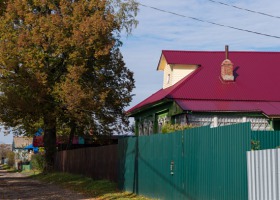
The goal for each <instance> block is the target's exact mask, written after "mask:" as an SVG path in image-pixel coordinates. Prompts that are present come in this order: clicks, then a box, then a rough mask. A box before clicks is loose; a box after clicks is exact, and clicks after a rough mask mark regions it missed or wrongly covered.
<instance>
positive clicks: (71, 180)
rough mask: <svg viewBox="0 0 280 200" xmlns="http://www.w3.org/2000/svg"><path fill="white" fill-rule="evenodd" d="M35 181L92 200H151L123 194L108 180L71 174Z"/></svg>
mask: <svg viewBox="0 0 280 200" xmlns="http://www.w3.org/2000/svg"><path fill="white" fill-rule="evenodd" d="M32 177H33V178H35V179H38V180H41V181H44V182H47V183H52V184H57V185H61V186H63V187H65V188H68V189H70V190H74V191H77V192H79V193H83V194H85V195H86V196H88V197H90V198H97V199H99V200H103V199H111V200H113V199H114V200H115V199H120V200H121V199H123V200H125V199H134V200H140V199H141V200H151V199H149V198H146V197H143V196H137V195H136V194H133V193H129V192H121V191H119V190H118V189H117V184H116V183H113V182H110V181H107V180H93V179H91V178H87V177H84V176H80V175H73V174H69V173H58V172H57V173H49V174H42V173H41V174H38V175H33V176H32Z"/></svg>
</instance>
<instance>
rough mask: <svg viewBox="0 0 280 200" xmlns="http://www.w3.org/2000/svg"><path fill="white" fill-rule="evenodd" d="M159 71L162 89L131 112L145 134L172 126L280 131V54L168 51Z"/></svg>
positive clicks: (162, 58) (142, 133)
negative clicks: (234, 126)
mask: <svg viewBox="0 0 280 200" xmlns="http://www.w3.org/2000/svg"><path fill="white" fill-rule="evenodd" d="M157 70H159V71H163V87H162V89H160V90H158V91H157V92H156V93H154V94H153V95H151V96H150V97H148V98H147V99H145V100H143V101H142V102H140V103H139V104H137V105H136V106H134V107H132V108H131V109H129V110H128V111H127V114H128V116H129V117H134V119H135V127H136V133H137V134H139V135H149V134H152V133H158V132H161V127H162V126H163V125H164V124H165V123H167V122H171V123H177V124H192V125H195V126H205V125H208V126H211V127H217V126H223V125H229V124H235V123H242V122H251V128H252V129H253V130H279V129H280V78H279V76H280V52H253V51H252V52H245V51H231V52H228V48H227V46H226V51H166V50H164V51H162V54H161V57H160V60H159V64H158V66H157Z"/></svg>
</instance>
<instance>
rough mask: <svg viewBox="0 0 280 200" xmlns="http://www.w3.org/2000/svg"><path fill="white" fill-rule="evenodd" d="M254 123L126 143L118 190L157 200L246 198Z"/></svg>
mask: <svg viewBox="0 0 280 200" xmlns="http://www.w3.org/2000/svg"><path fill="white" fill-rule="evenodd" d="M250 138H251V135H250V124H248V123H247V124H239V125H233V126H224V127H218V128H213V129H210V128H209V127H200V128H194V129H190V130H187V131H183V132H176V133H170V134H156V135H151V136H140V137H135V138H126V139H123V140H122V141H120V142H119V156H120V160H122V162H121V163H122V166H121V167H120V170H121V172H120V174H121V176H120V177H119V178H120V179H119V180H120V183H121V184H120V188H123V189H125V190H127V191H132V192H136V193H137V194H142V195H146V196H149V197H153V198H159V199H190V200H191V199H200V200H204V199H205V200H208V199H215V200H219V199H221V200H224V199H228V200H230V199H234V200H236V199H239V200H242V199H244V200H245V199H247V197H248V193H247V192H248V191H247V170H246V151H248V150H250V148H251V147H250Z"/></svg>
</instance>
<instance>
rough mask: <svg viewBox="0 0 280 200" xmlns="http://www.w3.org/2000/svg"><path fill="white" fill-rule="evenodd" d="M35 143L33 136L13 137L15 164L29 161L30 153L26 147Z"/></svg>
mask: <svg viewBox="0 0 280 200" xmlns="http://www.w3.org/2000/svg"><path fill="white" fill-rule="evenodd" d="M32 143H33V138H29V137H13V144H12V151H13V152H14V153H15V165H16V167H17V163H18V162H19V161H23V162H24V161H27V160H29V159H30V153H31V152H29V150H28V149H26V148H25V147H26V146H28V145H31V144H32Z"/></svg>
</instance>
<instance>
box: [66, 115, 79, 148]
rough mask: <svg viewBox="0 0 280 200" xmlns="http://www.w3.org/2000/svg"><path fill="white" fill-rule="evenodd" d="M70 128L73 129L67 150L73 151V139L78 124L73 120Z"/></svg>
mask: <svg viewBox="0 0 280 200" xmlns="http://www.w3.org/2000/svg"><path fill="white" fill-rule="evenodd" d="M70 128H71V131H70V135H69V140H68V145H67V149H71V147H72V144H73V138H74V135H75V133H76V128H77V124H76V122H75V121H73V120H71V122H70Z"/></svg>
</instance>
